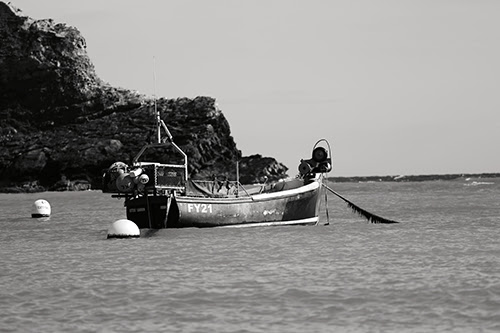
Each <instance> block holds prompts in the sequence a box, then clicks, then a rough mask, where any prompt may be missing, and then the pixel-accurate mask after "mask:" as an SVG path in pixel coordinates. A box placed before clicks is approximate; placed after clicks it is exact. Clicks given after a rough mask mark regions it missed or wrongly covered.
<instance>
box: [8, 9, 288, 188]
mask: <svg viewBox="0 0 500 333" xmlns="http://www.w3.org/2000/svg"><path fill="white" fill-rule="evenodd" d="M156 104H157V109H158V110H159V111H160V113H161V117H162V119H163V120H164V121H165V122H166V123H167V125H168V126H169V129H170V132H171V133H172V135H173V137H174V141H175V142H176V144H177V145H179V146H180V147H181V149H183V150H184V151H185V152H186V154H187V155H188V158H189V173H190V175H191V176H192V177H193V178H205V177H212V176H213V175H217V176H222V177H225V178H227V179H234V178H235V174H236V171H235V170H236V161H240V180H241V181H242V182H247V183H253V182H262V180H263V179H268V180H279V179H282V178H286V177H287V174H286V172H287V168H286V167H285V166H284V165H283V164H281V163H279V162H277V161H276V160H275V159H274V158H269V157H261V156H260V155H253V156H248V157H243V156H241V152H240V151H239V150H238V149H237V146H236V143H235V141H234V139H233V137H232V136H231V131H230V126H229V123H228V122H227V120H226V118H225V117H224V114H223V113H222V111H221V110H219V109H218V108H217V106H216V103H215V99H213V98H211V97H197V98H194V99H190V98H176V99H165V98H160V99H158V100H157V103H156ZM153 105H154V101H153V100H152V99H151V98H149V97H146V96H144V95H142V94H139V93H138V92H135V91H130V90H127V89H122V88H115V87H112V86H110V85H109V84H107V83H105V82H103V81H102V80H101V79H100V78H99V77H98V76H97V75H96V73H95V70H94V66H93V64H92V62H91V61H90V59H89V57H88V55H87V51H86V41H85V39H84V38H83V36H82V35H81V34H80V32H79V31H78V29H76V28H75V27H71V26H67V25H66V24H62V23H55V22H53V21H52V20H50V19H44V20H34V19H31V18H29V17H26V16H23V14H22V12H21V11H20V10H18V9H16V8H14V7H12V6H10V5H7V4H5V3H4V2H0V191H4V192H6V191H26V192H33V191H43V190H81V189H88V188H92V189H98V188H100V186H101V176H102V172H103V170H104V169H106V168H108V167H109V166H110V165H111V164H112V163H114V162H116V161H122V162H125V163H130V162H131V161H132V159H133V157H134V156H135V154H136V153H137V152H138V151H139V149H140V148H141V147H142V146H143V145H144V144H145V143H149V142H152V141H154V140H155V133H154V128H155V127H154V121H155V117H154V107H153ZM151 157H152V158H158V159H160V158H161V156H151Z"/></svg>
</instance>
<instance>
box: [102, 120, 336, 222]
mask: <svg viewBox="0 0 500 333" xmlns="http://www.w3.org/2000/svg"><path fill="white" fill-rule="evenodd" d="M156 118H157V119H156V126H157V140H156V141H157V142H155V143H152V144H146V145H145V146H144V147H142V149H141V150H140V151H139V153H138V154H137V155H136V156H135V158H134V159H133V160H132V163H131V164H130V165H127V164H125V163H123V162H116V163H113V164H112V165H111V166H110V167H109V168H108V169H107V170H105V172H104V175H103V192H105V193H111V194H112V197H115V198H124V199H125V203H124V205H125V209H126V216H127V219H128V220H131V221H133V222H134V223H135V224H136V225H137V226H138V227H139V228H140V229H164V228H186V227H199V228H205V227H255V226H281V225H316V224H318V222H319V219H318V212H319V203H320V191H321V190H322V181H323V177H324V174H325V173H327V172H329V171H330V170H331V158H330V147H329V144H328V142H327V141H326V140H324V139H322V140H319V141H318V142H317V143H316V144H315V145H314V146H313V150H312V157H311V158H310V159H307V160H305V159H302V160H301V161H300V164H299V167H298V170H299V175H298V176H297V177H296V178H294V179H289V180H286V181H279V182H275V183H271V184H262V185H253V186H243V185H241V184H240V182H239V176H238V171H237V172H236V174H237V176H236V181H227V180H225V181H219V180H217V179H212V180H207V181H200V180H192V179H189V177H188V156H187V155H186V154H185V153H184V152H183V151H182V149H181V148H180V147H179V146H177V145H176V144H175V142H174V140H173V138H172V135H171V134H170V131H169V130H168V128H167V126H166V125H165V123H164V122H163V120H161V119H160V116H159V113H158V111H156ZM161 132H164V133H165V134H166V136H165V137H162V136H161ZM325 145H326V147H325ZM156 149H160V150H162V151H168V152H169V153H168V154H169V155H172V160H174V161H176V162H172V163H170V162H167V163H164V162H158V161H156V162H151V161H146V160H145V159H146V158H145V157H146V156H148V155H149V154H148V151H150V150H156ZM153 155H154V154H151V155H150V156H153Z"/></svg>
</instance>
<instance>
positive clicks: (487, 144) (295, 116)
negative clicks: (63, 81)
mask: <svg viewBox="0 0 500 333" xmlns="http://www.w3.org/2000/svg"><path fill="white" fill-rule="evenodd" d="M11 4H12V5H14V6H15V7H17V8H19V9H21V10H22V11H23V14H24V15H26V16H30V17H32V18H34V19H43V18H52V19H54V21H55V22H61V23H66V24H68V25H71V26H75V27H77V28H78V29H79V30H80V31H81V33H82V34H83V36H84V37H85V39H86V41H87V51H88V53H89V56H90V58H91V60H92V61H93V63H94V65H95V68H96V71H97V74H98V75H99V76H100V77H101V78H102V79H103V80H104V81H107V82H109V83H110V84H111V85H114V86H118V87H123V88H128V89H132V90H138V91H139V92H141V93H144V94H147V95H153V94H154V92H155V89H154V86H155V85H154V80H153V58H154V59H155V61H154V63H155V66H154V67H155V71H154V72H155V74H156V95H157V96H159V97H167V98H177V97H196V96H201V95H203V96H211V97H214V98H216V99H217V101H218V105H219V107H220V109H221V110H222V111H223V113H224V114H225V116H226V118H227V119H228V121H229V123H230V125H231V132H232V135H233V137H234V138H235V141H236V143H237V146H238V148H239V149H241V150H242V153H243V155H251V154H255V153H260V154H262V155H264V156H272V157H275V158H276V159H277V160H278V161H280V162H282V163H284V164H285V165H287V166H288V167H289V168H290V169H291V170H290V172H289V174H290V175H294V174H295V172H296V170H297V165H298V163H299V160H300V158H309V157H310V151H311V149H312V146H313V145H314V144H315V143H316V141H317V140H318V139H321V138H325V139H327V140H328V141H329V142H330V144H331V145H332V149H333V160H334V161H333V165H334V170H333V172H332V173H330V176H354V175H400V174H413V175H415V174H434V173H437V174H446V173H480V172H500V154H499V150H498V148H497V145H498V144H499V143H500V94H499V88H500V1H498V0H413V1H408V0H380V1H377V0H323V1H320V0H303V1H292V0H245V1H238V0H215V1H208V0H199V1H196V0H168V1H161V0H157V1H156V0H155V1H153V0H145V1H144V0H143V1H137V0H134V1H132V0H100V1H97V0H85V1H70V0H43V1H41V0H13V1H11ZM174 139H175V138H174Z"/></svg>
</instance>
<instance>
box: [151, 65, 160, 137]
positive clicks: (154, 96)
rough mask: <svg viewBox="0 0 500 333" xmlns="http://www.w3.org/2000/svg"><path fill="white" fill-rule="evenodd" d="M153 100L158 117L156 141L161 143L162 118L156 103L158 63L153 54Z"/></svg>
mask: <svg viewBox="0 0 500 333" xmlns="http://www.w3.org/2000/svg"><path fill="white" fill-rule="evenodd" d="M153 100H154V105H155V117H156V136H157V137H156V141H157V143H161V119H160V112H158V106H157V104H156V64H155V57H154V56H153Z"/></svg>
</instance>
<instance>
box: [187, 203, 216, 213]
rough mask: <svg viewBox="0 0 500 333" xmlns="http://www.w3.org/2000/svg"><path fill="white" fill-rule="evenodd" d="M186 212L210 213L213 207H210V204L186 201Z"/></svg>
mask: <svg viewBox="0 0 500 333" xmlns="http://www.w3.org/2000/svg"><path fill="white" fill-rule="evenodd" d="M187 206H188V207H187V208H188V212H189V213H191V212H196V213H203V214H212V213H213V209H212V204H194V203H188V204H187Z"/></svg>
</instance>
